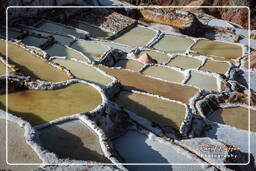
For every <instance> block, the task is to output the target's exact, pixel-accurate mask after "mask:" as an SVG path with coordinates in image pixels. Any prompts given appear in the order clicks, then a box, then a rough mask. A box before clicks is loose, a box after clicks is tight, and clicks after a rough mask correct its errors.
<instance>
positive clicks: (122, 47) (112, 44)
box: [100, 41, 133, 53]
mask: <svg viewBox="0 0 256 171" xmlns="http://www.w3.org/2000/svg"><path fill="white" fill-rule="evenodd" d="M100 43H101V44H103V45H106V46H109V47H111V48H113V49H120V50H122V51H124V52H126V53H129V52H131V50H132V49H133V47H130V46H127V45H124V44H118V43H115V42H110V41H101V42H100Z"/></svg>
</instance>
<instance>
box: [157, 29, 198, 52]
mask: <svg viewBox="0 0 256 171" xmlns="http://www.w3.org/2000/svg"><path fill="white" fill-rule="evenodd" d="M193 43H194V41H193V40H192V39H188V38H185V37H181V36H176V35H168V34H166V35H164V37H163V38H162V39H160V40H159V42H157V43H156V44H155V45H154V46H153V48H155V49H158V50H162V51H165V52H168V53H184V52H185V51H186V50H187V49H188V48H189V47H190V46H191V45H192V44H193Z"/></svg>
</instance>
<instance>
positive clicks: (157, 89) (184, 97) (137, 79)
mask: <svg viewBox="0 0 256 171" xmlns="http://www.w3.org/2000/svg"><path fill="white" fill-rule="evenodd" d="M99 67H100V68H101V69H102V70H104V71H106V72H107V73H108V74H110V75H112V76H114V77H116V78H117V79H118V80H119V81H120V82H121V84H122V85H123V86H125V87H126V88H129V89H136V90H140V91H146V92H149V93H151V94H157V95H160V96H163V97H166V98H169V99H172V100H177V101H180V102H183V103H186V104H188V103H189V99H190V98H191V97H193V96H194V95H195V94H196V93H198V92H199V90H198V89H197V88H194V87H190V86H186V85H180V84H175V83H169V82H164V81H161V80H157V79H153V78H148V77H145V76H143V75H142V74H139V73H136V72H130V71H128V70H124V69H112V68H108V67H104V66H99Z"/></svg>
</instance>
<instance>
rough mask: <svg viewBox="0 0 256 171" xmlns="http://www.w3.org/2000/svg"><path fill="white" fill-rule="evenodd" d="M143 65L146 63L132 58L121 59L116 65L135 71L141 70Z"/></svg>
mask: <svg viewBox="0 0 256 171" xmlns="http://www.w3.org/2000/svg"><path fill="white" fill-rule="evenodd" d="M143 66H144V64H142V63H140V62H138V61H136V60H132V59H121V60H119V61H117V63H116V64H115V67H122V68H124V69H130V70H133V71H139V70H140V69H141V68H142V67H143Z"/></svg>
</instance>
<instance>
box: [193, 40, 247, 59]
mask: <svg viewBox="0 0 256 171" xmlns="http://www.w3.org/2000/svg"><path fill="white" fill-rule="evenodd" d="M191 49H192V50H194V51H196V52H198V53H199V54H203V55H212V56H220V57H224V58H226V59H236V58H239V57H241V56H242V55H243V49H242V47H241V46H238V45H235V44H229V43H224V42H217V41H212V40H198V41H197V42H196V43H195V44H194V45H193V46H192V48H191Z"/></svg>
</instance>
